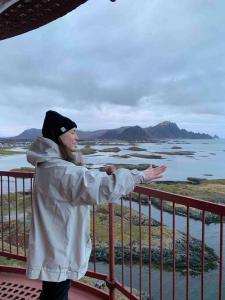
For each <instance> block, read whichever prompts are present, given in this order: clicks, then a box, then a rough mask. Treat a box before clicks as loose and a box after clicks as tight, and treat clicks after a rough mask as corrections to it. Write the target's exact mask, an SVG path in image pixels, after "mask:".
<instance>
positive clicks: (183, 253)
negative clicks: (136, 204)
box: [91, 205, 218, 276]
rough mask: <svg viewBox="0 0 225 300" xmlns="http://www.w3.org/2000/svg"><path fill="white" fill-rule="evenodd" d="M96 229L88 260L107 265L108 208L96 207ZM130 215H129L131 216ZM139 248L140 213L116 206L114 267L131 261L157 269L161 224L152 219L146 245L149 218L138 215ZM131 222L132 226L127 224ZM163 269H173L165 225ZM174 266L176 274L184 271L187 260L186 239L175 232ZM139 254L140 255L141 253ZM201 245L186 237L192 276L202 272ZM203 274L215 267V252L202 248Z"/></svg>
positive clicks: (170, 240)
mask: <svg viewBox="0 0 225 300" xmlns="http://www.w3.org/2000/svg"><path fill="white" fill-rule="evenodd" d="M96 212H97V214H96V216H97V219H96V226H97V227H98V233H97V234H96V240H95V248H94V249H93V251H92V255H91V260H93V259H94V254H95V259H96V261H100V262H105V263H108V262H109V245H108V220H107V218H108V208H107V207H105V206H100V207H98V208H97V211H96ZM130 213H131V214H130ZM131 216H132V217H131ZM121 217H123V232H124V240H123V241H124V242H123V245H122V242H121V226H120V225H121V221H122V220H121ZM140 219H141V231H142V239H141V248H140V241H139V238H138V237H139V234H140V221H139V213H138V212H137V211H135V210H132V211H131V212H130V209H128V208H125V207H124V208H123V212H121V207H120V206H119V205H115V240H116V243H115V248H114V251H115V262H116V264H121V263H122V262H124V263H125V264H129V263H130V260H131V258H132V262H133V263H134V264H136V263H139V262H140V257H141V261H142V264H143V265H149V261H150V260H151V262H152V264H153V265H154V266H155V267H156V268H159V267H160V261H161V251H160V247H161V238H160V237H161V226H160V223H159V222H158V221H156V220H154V219H152V218H151V231H150V236H151V243H150V246H149V219H148V218H147V217H146V216H145V215H143V214H141V218H140ZM130 223H131V224H130ZM130 225H132V244H131V243H130ZM162 231H163V267H164V268H165V269H166V270H169V271H170V270H172V268H173V231H172V229H170V228H168V227H167V226H163V228H162ZM174 250H175V257H174V259H175V264H176V271H178V272H181V273H183V274H184V273H185V272H186V268H187V265H186V261H187V236H186V234H185V233H182V232H180V231H178V230H176V231H175V249H174ZM140 251H141V252H140ZM201 253H202V242H201V241H200V240H198V239H196V238H193V237H191V236H189V272H190V274H191V275H193V276H195V275H198V274H200V272H201V255H202V254H201ZM204 261H205V271H209V270H213V269H215V268H216V267H217V264H218V257H217V255H216V253H215V251H214V250H213V249H211V248H209V247H208V246H207V245H205V255H204Z"/></svg>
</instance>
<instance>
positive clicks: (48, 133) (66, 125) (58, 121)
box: [42, 110, 77, 144]
mask: <svg viewBox="0 0 225 300" xmlns="http://www.w3.org/2000/svg"><path fill="white" fill-rule="evenodd" d="M74 127H75V128H77V124H76V123H75V122H73V121H72V120H70V119H69V118H67V117H64V116H62V115H60V114H59V113H57V112H56V111H53V110H49V111H47V112H46V115H45V119H44V123H43V127H42V135H43V137H45V138H48V139H51V140H52V141H54V142H55V143H56V144H59V139H58V138H59V136H60V135H62V134H64V133H65V132H67V131H68V130H70V129H72V128H74Z"/></svg>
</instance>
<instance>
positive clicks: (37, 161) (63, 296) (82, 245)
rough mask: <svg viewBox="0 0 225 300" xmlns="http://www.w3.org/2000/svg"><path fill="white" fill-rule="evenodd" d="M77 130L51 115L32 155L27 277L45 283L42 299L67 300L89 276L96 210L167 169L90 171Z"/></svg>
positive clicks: (50, 113) (32, 148)
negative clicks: (78, 147) (75, 282)
mask: <svg viewBox="0 0 225 300" xmlns="http://www.w3.org/2000/svg"><path fill="white" fill-rule="evenodd" d="M76 128H77V125H76V123H75V122H74V121H72V120H70V119H69V118H67V117H65V116H62V115H60V114H59V113H57V112H55V111H51V110H50V111H47V112H46V116H45V119H44V123H43V127H42V134H43V137H39V138H37V139H36V140H35V141H34V142H33V144H32V145H31V146H30V148H29V151H28V152H27V160H28V162H30V163H31V164H32V165H33V166H35V177H34V187H33V203H32V217H31V229H30V236H29V246H28V248H29V249H28V258H27V268H26V274H27V277H28V278H30V279H40V280H42V291H41V294H40V298H39V299H40V300H67V299H68V291H69V288H70V283H71V280H79V279H80V278H81V277H83V276H84V275H85V273H86V271H87V269H88V262H89V258H90V254H91V240H90V228H89V226H90V205H93V204H103V203H105V204H106V203H114V202H115V201H116V200H118V199H119V198H120V197H121V196H122V195H124V194H128V193H130V192H131V191H133V189H134V188H135V185H136V184H137V183H141V182H144V181H145V180H153V179H157V178H160V177H161V176H162V173H163V172H164V171H165V169H166V167H165V166H159V167H157V168H151V167H149V168H148V169H146V170H144V171H143V172H139V171H137V170H131V171H130V170H127V169H123V168H120V169H116V168H115V167H114V166H108V167H107V169H106V173H105V172H100V171H96V170H88V169H87V168H86V167H84V166H82V161H81V159H80V157H79V155H78V154H77V153H78V152H77V151H76V144H77V141H78V136H77V133H76Z"/></svg>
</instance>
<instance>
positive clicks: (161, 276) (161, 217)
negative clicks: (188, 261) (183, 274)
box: [160, 199, 163, 300]
mask: <svg viewBox="0 0 225 300" xmlns="http://www.w3.org/2000/svg"><path fill="white" fill-rule="evenodd" d="M160 204H161V205H160V300H163V200H162V199H160Z"/></svg>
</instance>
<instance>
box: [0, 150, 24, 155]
mask: <svg viewBox="0 0 225 300" xmlns="http://www.w3.org/2000/svg"><path fill="white" fill-rule="evenodd" d="M12 149H13V148H0V156H1V155H15V154H24V152H23V151H14V150H12Z"/></svg>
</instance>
